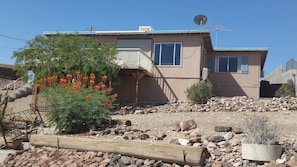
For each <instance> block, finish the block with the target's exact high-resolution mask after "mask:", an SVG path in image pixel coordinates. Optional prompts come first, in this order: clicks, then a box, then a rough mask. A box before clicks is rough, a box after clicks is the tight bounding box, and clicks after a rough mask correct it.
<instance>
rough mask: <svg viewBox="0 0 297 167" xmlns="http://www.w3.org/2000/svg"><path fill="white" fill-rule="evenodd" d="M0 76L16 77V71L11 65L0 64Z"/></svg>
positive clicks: (6, 77) (5, 77)
mask: <svg viewBox="0 0 297 167" xmlns="http://www.w3.org/2000/svg"><path fill="white" fill-rule="evenodd" d="M0 78H4V79H16V78H17V77H16V72H15V71H13V66H12V65H0Z"/></svg>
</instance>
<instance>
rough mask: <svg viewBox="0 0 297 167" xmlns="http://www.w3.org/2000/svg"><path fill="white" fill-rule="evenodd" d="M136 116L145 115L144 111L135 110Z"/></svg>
mask: <svg viewBox="0 0 297 167" xmlns="http://www.w3.org/2000/svg"><path fill="white" fill-rule="evenodd" d="M134 114H144V111H143V110H135V112H134Z"/></svg>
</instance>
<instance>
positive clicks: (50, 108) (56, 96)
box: [40, 74, 117, 133]
mask: <svg viewBox="0 0 297 167" xmlns="http://www.w3.org/2000/svg"><path fill="white" fill-rule="evenodd" d="M77 78H78V77H77ZM77 78H76V79H77ZM79 78H85V79H84V81H82V82H80V81H72V76H71V75H70V74H67V79H63V78H61V79H60V82H59V83H60V84H56V81H57V77H55V76H53V77H48V78H47V79H45V78H44V79H42V84H41V85H40V87H41V90H42V96H43V97H45V98H46V99H47V103H48V105H47V107H46V119H47V121H48V122H49V124H50V126H52V127H54V128H55V129H56V131H57V132H58V133H62V132H63V133H80V132H84V131H86V130H89V129H90V128H91V127H94V126H95V127H100V126H102V124H104V123H106V122H107V121H110V119H111V117H110V115H111V113H110V111H109V108H110V107H111V103H112V102H113V101H114V100H115V98H116V96H117V95H116V94H114V95H112V94H111V91H112V88H111V87H107V86H106V85H105V83H104V81H101V82H98V84H97V85H95V81H94V80H95V76H94V74H92V77H91V76H90V79H89V80H87V78H86V77H85V76H84V77H79ZM104 80H106V77H104Z"/></svg>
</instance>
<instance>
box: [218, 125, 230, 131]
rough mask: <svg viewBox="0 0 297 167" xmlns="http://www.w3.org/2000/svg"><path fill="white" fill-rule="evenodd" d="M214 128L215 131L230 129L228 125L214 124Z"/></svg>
mask: <svg viewBox="0 0 297 167" xmlns="http://www.w3.org/2000/svg"><path fill="white" fill-rule="evenodd" d="M214 130H215V131H216V132H230V131H232V127H230V126H215V127H214Z"/></svg>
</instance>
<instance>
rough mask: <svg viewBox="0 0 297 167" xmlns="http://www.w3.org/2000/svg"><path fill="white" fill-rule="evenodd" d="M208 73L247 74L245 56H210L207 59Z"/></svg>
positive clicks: (246, 58) (246, 59)
mask: <svg viewBox="0 0 297 167" xmlns="http://www.w3.org/2000/svg"><path fill="white" fill-rule="evenodd" d="M209 69H210V70H209V71H210V72H237V73H248V57H247V56H240V57H239V56H237V57H234V56H232V57H231V56H217V57H215V56H211V57H210V59H209Z"/></svg>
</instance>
